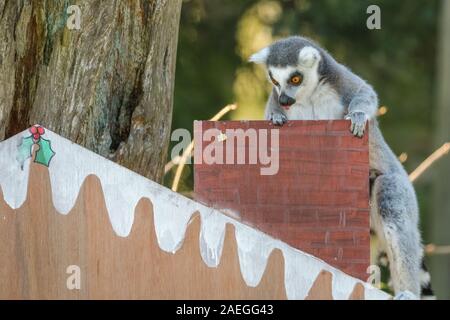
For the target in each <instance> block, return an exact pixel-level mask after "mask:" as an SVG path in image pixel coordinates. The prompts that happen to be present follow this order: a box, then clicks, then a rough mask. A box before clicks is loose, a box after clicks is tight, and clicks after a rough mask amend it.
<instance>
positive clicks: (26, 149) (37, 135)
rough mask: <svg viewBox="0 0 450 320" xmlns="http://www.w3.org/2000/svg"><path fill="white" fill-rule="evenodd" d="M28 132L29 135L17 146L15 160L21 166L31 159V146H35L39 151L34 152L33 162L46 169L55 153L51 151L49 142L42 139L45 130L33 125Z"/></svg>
mask: <svg viewBox="0 0 450 320" xmlns="http://www.w3.org/2000/svg"><path fill="white" fill-rule="evenodd" d="M29 131H30V133H31V135H30V136H28V137H24V138H22V144H21V145H20V146H19V154H18V156H17V160H18V161H19V162H20V164H21V166H23V163H24V162H25V160H26V159H29V158H31V157H32V152H33V146H34V145H35V144H37V145H38V146H39V150H38V151H37V152H36V156H35V158H34V162H36V163H39V164H42V165H44V166H47V167H48V166H49V165H50V161H51V160H52V158H53V156H54V155H55V152H54V151H53V150H52V146H51V142H50V140H47V139H44V138H42V135H44V134H45V129H44V128H43V127H41V126H39V125H34V126H32V127H31V128H30V129H29Z"/></svg>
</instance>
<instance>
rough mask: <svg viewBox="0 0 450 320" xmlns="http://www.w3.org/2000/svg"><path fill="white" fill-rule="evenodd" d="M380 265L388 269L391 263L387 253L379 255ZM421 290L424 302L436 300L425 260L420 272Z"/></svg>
mask: <svg viewBox="0 0 450 320" xmlns="http://www.w3.org/2000/svg"><path fill="white" fill-rule="evenodd" d="M378 263H379V264H380V265H382V266H385V267H387V266H388V265H389V261H388V258H387V254H386V252H384V251H383V252H380V254H379V255H378ZM420 289H421V294H420V297H421V299H423V300H435V299H436V296H435V295H434V292H433V289H432V288H431V277H430V273H429V272H428V269H427V266H426V265H425V260H424V259H423V258H422V266H421V270H420Z"/></svg>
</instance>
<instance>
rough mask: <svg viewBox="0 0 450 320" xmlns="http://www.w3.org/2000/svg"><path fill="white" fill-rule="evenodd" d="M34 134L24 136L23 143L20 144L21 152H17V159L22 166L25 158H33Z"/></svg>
mask: <svg viewBox="0 0 450 320" xmlns="http://www.w3.org/2000/svg"><path fill="white" fill-rule="evenodd" d="M33 144H34V141H33V136H29V137H24V138H22V143H21V144H20V146H19V153H18V154H17V157H16V159H17V161H19V163H20V167H21V168H23V164H24V162H25V160H27V159H29V158H31V152H32V150H33Z"/></svg>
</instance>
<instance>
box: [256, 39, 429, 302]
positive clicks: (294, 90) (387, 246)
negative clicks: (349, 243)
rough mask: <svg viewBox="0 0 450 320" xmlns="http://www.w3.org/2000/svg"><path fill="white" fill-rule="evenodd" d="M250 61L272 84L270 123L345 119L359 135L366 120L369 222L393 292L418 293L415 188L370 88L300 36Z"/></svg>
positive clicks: (404, 295)
mask: <svg viewBox="0 0 450 320" xmlns="http://www.w3.org/2000/svg"><path fill="white" fill-rule="evenodd" d="M250 61H251V62H254V63H258V64H264V65H265V66H266V67H267V71H268V78H269V81H270V82H271V83H272V84H273V90H272V93H271V95H270V97H269V101H268V102H267V106H266V111H265V117H266V119H267V120H271V121H272V122H273V123H274V124H276V125H283V124H284V123H285V122H286V121H287V120H325V119H348V120H350V131H351V132H352V133H353V134H354V135H355V136H357V137H362V135H363V134H364V130H365V128H366V123H367V122H369V124H370V125H369V154H370V156H369V158H370V170H371V171H370V172H371V175H370V177H368V179H370V180H371V212H370V218H371V228H372V229H373V230H374V231H375V232H376V234H377V236H378V237H379V239H380V241H379V242H380V243H381V245H382V246H383V247H384V250H385V251H386V253H387V256H388V259H389V262H390V263H389V266H390V271H391V277H392V282H393V287H394V290H395V293H396V294H397V297H398V298H407V297H418V296H419V295H420V293H421V285H422V287H427V286H428V285H429V277H428V282H427V283H422V284H421V279H424V277H423V274H421V273H422V272H424V270H422V269H423V268H422V258H423V248H422V243H421V236H420V232H419V229H418V222H419V221H418V220H419V209H418V204H417V199H416V194H415V192H414V188H413V186H412V184H411V182H410V181H409V178H408V175H407V173H406V171H405V170H404V169H403V167H402V165H401V163H400V162H399V161H398V160H397V157H396V156H395V154H394V153H393V152H392V151H391V149H390V148H389V146H388V145H387V143H386V142H385V140H384V138H383V136H382V134H381V132H380V129H379V128H378V123H377V120H376V114H377V110H378V98H377V94H376V93H375V91H374V90H373V89H372V87H371V86H370V85H369V84H367V83H366V82H365V81H364V80H362V79H361V78H360V77H358V76H357V75H355V74H354V73H352V72H351V71H350V70H349V69H348V68H346V67H345V66H343V65H342V64H339V63H338V62H336V60H335V59H334V58H333V57H332V56H331V55H330V54H329V53H328V52H326V51H325V50H324V49H322V48H321V47H319V46H318V45H317V44H316V43H314V42H313V41H311V40H308V39H306V38H303V37H289V38H286V39H283V40H279V41H277V42H275V43H273V44H272V45H270V46H269V47H267V48H264V49H262V50H261V51H259V52H257V53H255V54H254V55H252V56H251V57H250ZM411 293H412V294H413V295H411Z"/></svg>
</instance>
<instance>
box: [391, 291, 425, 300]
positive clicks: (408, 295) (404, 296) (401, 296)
mask: <svg viewBox="0 0 450 320" xmlns="http://www.w3.org/2000/svg"><path fill="white" fill-rule="evenodd" d="M394 300H420V299H419V297H417V296H416V295H415V294H414V293H412V292H411V291H408V290H406V291H402V292H399V293H397V295H396V296H395V297H394Z"/></svg>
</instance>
